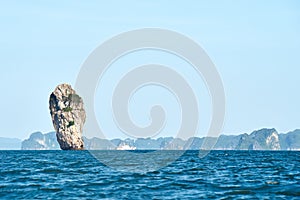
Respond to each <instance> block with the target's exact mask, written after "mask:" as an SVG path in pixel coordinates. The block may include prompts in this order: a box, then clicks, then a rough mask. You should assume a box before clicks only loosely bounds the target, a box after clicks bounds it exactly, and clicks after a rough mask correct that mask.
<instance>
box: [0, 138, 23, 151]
mask: <svg viewBox="0 0 300 200" xmlns="http://www.w3.org/2000/svg"><path fill="white" fill-rule="evenodd" d="M21 145H22V140H20V139H16V138H4V137H0V150H20V149H21Z"/></svg>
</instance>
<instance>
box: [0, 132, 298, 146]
mask: <svg viewBox="0 0 300 200" xmlns="http://www.w3.org/2000/svg"><path fill="white" fill-rule="evenodd" d="M205 139H206V143H205V144H207V146H205V145H204V146H203V144H204V141H205ZM215 139H216V138H198V137H194V138H190V139H189V140H187V141H185V140H182V139H180V138H172V137H165V138H158V139H152V138H140V139H136V140H133V139H125V140H121V139H113V140H106V139H100V138H91V139H89V138H86V137H83V140H84V142H85V149H87V150H199V149H204V150H205V149H209V148H210V145H209V144H211V143H212V142H213V141H215ZM0 149H4V150H12V149H15V150H20V149H21V150H60V146H59V144H58V143H57V140H56V134H55V132H50V133H47V134H42V133H41V132H35V133H32V134H31V135H30V137H29V138H28V139H26V140H24V141H21V140H18V139H9V138H0ZM213 150H271V151H278V150H287V151H300V129H298V130H295V131H292V132H288V133H286V134H279V133H278V132H277V131H276V129H261V130H258V131H254V132H252V133H251V134H247V133H244V134H241V135H221V136H220V137H219V138H218V140H217V143H216V145H215V146H214V148H213Z"/></svg>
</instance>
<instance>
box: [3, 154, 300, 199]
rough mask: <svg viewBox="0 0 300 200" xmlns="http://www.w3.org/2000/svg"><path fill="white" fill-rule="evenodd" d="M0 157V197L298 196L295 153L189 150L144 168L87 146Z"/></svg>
mask: <svg viewBox="0 0 300 200" xmlns="http://www.w3.org/2000/svg"><path fill="white" fill-rule="evenodd" d="M140 153H143V152H140ZM168 153H169V154H170V153H172V152H168ZM168 153H165V154H166V155H167V154H168ZM175 153H176V152H175ZM99 154H100V155H101V154H103V157H105V156H106V157H107V155H111V154H114V155H115V156H116V157H118V156H119V154H120V155H121V152H118V151H112V152H110V154H108V153H107V152H99ZM161 155H162V156H164V152H161ZM0 158H1V162H0V170H1V171H0V174H1V179H0V198H1V199H144V200H145V199H300V152H270V151H269V152H268V151H265V152H262V151H258V152H256V151H249V152H248V151H213V152H211V153H210V154H208V156H206V157H204V158H199V157H198V152H197V151H188V152H185V154H184V155H183V156H182V157H180V158H179V159H178V160H177V161H176V162H173V163H172V164H171V165H169V166H167V167H164V168H162V169H159V170H157V171H153V172H148V173H130V172H118V171H115V170H114V169H112V168H110V167H107V166H105V165H103V164H101V163H100V162H99V161H98V160H97V159H95V158H94V157H93V156H92V155H91V154H90V153H89V152H88V151H0ZM127 159H128V160H130V158H127ZM145 161H146V162H147V160H145ZM137 167H138V166H137Z"/></svg>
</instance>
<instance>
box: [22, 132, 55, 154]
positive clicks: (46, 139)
mask: <svg viewBox="0 0 300 200" xmlns="http://www.w3.org/2000/svg"><path fill="white" fill-rule="evenodd" d="M21 149H22V150H59V149H60V147H59V144H58V143H57V141H56V134H55V132H50V133H47V134H43V133H41V132H35V133H32V134H31V135H30V137H29V138H28V139H26V140H24V141H23V142H22V147H21Z"/></svg>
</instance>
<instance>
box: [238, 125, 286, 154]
mask: <svg viewBox="0 0 300 200" xmlns="http://www.w3.org/2000/svg"><path fill="white" fill-rule="evenodd" d="M236 149H238V150H281V147H280V142H279V134H278V132H277V131H276V130H275V129H261V130H258V131H254V132H253V133H251V134H250V135H248V134H243V135H242V137H241V138H240V141H239V143H238V145H237V147H236Z"/></svg>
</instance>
